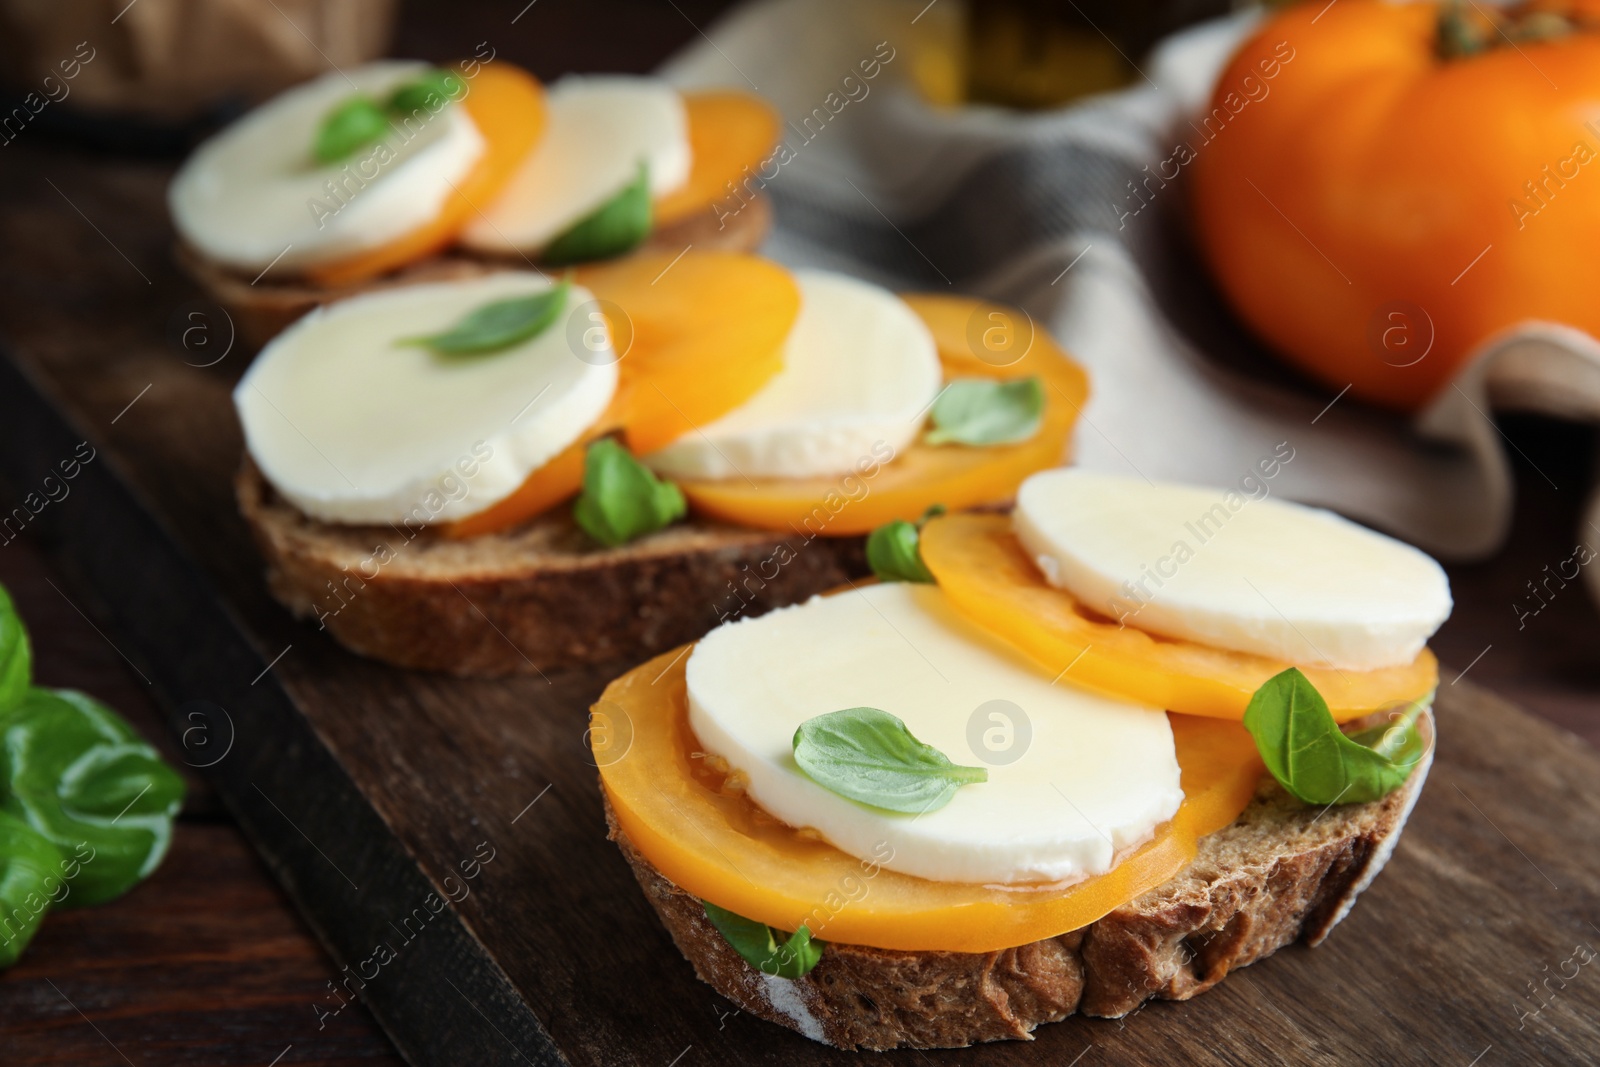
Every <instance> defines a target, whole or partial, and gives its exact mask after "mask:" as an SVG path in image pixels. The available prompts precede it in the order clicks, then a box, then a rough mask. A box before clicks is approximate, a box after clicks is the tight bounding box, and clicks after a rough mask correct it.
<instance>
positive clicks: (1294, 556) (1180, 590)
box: [1014, 469, 1451, 671]
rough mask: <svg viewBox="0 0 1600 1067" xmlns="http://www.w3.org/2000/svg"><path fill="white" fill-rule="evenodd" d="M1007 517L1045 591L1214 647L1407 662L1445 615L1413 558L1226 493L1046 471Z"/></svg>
mask: <svg viewBox="0 0 1600 1067" xmlns="http://www.w3.org/2000/svg"><path fill="white" fill-rule="evenodd" d="M1263 484H1264V483H1263ZM1014 523H1015V528H1016V533H1017V537H1018V539H1019V540H1020V541H1021V542H1022V544H1023V547H1024V548H1026V549H1027V551H1028V554H1029V555H1030V556H1032V557H1033V558H1034V560H1035V561H1036V562H1037V563H1038V565H1039V569H1040V570H1041V571H1043V572H1044V575H1045V577H1046V578H1047V579H1048V580H1049V582H1050V583H1051V584H1052V585H1055V586H1058V587H1060V588H1063V589H1066V590H1067V591H1068V592H1070V593H1072V595H1073V596H1075V597H1077V598H1078V599H1080V600H1082V601H1083V602H1084V603H1085V604H1087V605H1088V606H1089V607H1090V608H1092V609H1093V610H1095V611H1097V612H1101V613H1103V614H1105V615H1107V616H1109V617H1111V618H1113V619H1118V620H1120V621H1122V622H1124V623H1126V624H1127V625H1130V626H1136V627H1138V628H1139V629H1141V630H1147V631H1149V632H1151V633H1157V634H1164V635H1166V636H1168V637H1181V638H1187V639H1188V640H1190V641H1198V642H1200V643H1201V644H1206V645H1212V646H1214V647H1216V648H1226V649H1232V650H1234V651H1237V652H1253V653H1256V654H1258V655H1262V656H1271V657H1272V658H1274V659H1279V660H1286V661H1287V662H1289V663H1294V664H1299V665H1303V666H1321V667H1334V668H1338V669H1340V670H1356V671H1362V670H1373V669H1376V668H1379V667H1393V666H1398V665H1401V664H1405V663H1410V662H1411V661H1412V660H1413V659H1415V658H1416V656H1417V653H1419V652H1420V651H1422V647H1423V645H1424V644H1426V643H1427V640H1428V638H1429V637H1430V636H1432V635H1433V632H1434V631H1435V630H1437V629H1438V628H1439V626H1440V624H1441V623H1443V622H1444V620H1445V619H1446V618H1448V617H1449V615H1450V607H1451V602H1450V583H1449V580H1448V579H1447V578H1446V577H1445V574H1444V571H1443V569H1442V568H1440V566H1439V564H1437V563H1435V562H1434V561H1433V559H1432V558H1430V557H1429V556H1428V555H1426V554H1425V553H1423V552H1420V551H1418V550H1417V549H1415V548H1412V547H1411V546H1410V545H1407V544H1403V543H1401V542H1399V541H1396V540H1394V539H1393V538H1390V537H1385V536H1384V535H1383V534H1380V533H1375V532H1374V531H1372V530H1369V529H1367V528H1366V527H1364V526H1358V525H1356V524H1355V523H1353V522H1350V521H1349V520H1348V519H1344V518H1341V517H1339V516H1338V515H1335V514H1333V513H1332V512H1328V511H1323V510H1321V509H1319V508H1310V507H1305V506H1303V505H1300V504H1292V503H1287V502H1282V501H1278V500H1272V499H1264V498H1262V499H1257V498H1254V497H1252V496H1248V495H1246V494H1244V493H1242V492H1240V491H1238V490H1237V489H1206V488H1200V487H1198V486H1179V485H1151V484H1149V483H1148V482H1145V481H1143V480H1142V479H1137V478H1121V477H1115V476H1112V475H1107V474H1098V473H1094V472H1091V471H1086V470H1079V469H1063V470H1052V471H1045V472H1042V473H1039V474H1035V475H1033V476H1032V477H1031V478H1029V479H1028V480H1027V481H1025V482H1023V483H1022V488H1021V490H1020V491H1019V492H1018V493H1017V508H1016V512H1015V513H1014Z"/></svg>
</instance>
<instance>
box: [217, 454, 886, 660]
mask: <svg viewBox="0 0 1600 1067" xmlns="http://www.w3.org/2000/svg"><path fill="white" fill-rule="evenodd" d="M235 490H236V494H237V496H238V500H239V507H240V510H241V511H242V512H243V514H244V518H245V521H246V522H247V523H248V524H249V526H250V530H251V533H252V535H253V536H254V538H255V541H256V544H257V546H258V547H259V548H260V550H261V554H262V556H263V557H264V558H265V559H266V564H267V583H268V586H269V587H270V588H271V590H272V593H273V595H274V596H275V597H276V598H277V599H278V600H279V601H280V602H281V603H283V604H284V606H286V607H287V608H288V609H289V610H290V611H292V612H293V613H294V614H296V615H298V616H300V617H302V618H307V619H313V620H316V621H317V622H318V623H319V625H320V626H322V627H324V628H326V629H327V630H328V631H329V632H330V633H332V634H333V636H334V637H335V638H336V639H337V640H338V641H339V642H340V643H341V644H343V645H345V646H346V647H348V648H350V649H351V650H353V651H355V652H358V653H360V654H361V655H364V656H371V657H372V658H374V659H379V660H383V661H385V662H387V663H392V664H395V665H397V666H401V667H412V668H417V669H422V670H436V671H445V672H448V673H451V674H457V675H464V676H469V677H498V676H504V675H513V674H536V673H541V672H543V671H548V670H551V669H553V668H559V667H570V666H579V665H587V664H597V663H615V662H619V661H630V662H638V661H642V660H644V659H648V658H649V657H651V656H654V655H657V654H659V653H661V652H663V651H665V650H667V649H669V648H674V647H676V646H678V645H681V644H684V643H686V642H689V641H692V640H694V639H695V638H698V637H700V636H702V635H703V634H704V633H705V632H706V631H707V630H709V629H711V628H712V627H713V626H715V625H717V623H718V622H721V621H726V620H728V619H732V618H740V617H743V616H745V615H754V614H759V613H760V612H763V611H767V610H769V609H771V608H774V607H778V606H780V605H784V604H792V603H796V602H798V601H800V600H804V599H805V598H807V597H809V596H811V595H812V594H814V593H820V592H823V591H825V590H827V589H831V588H833V587H835V586H838V585H842V584H843V583H844V582H845V581H847V580H849V579H851V578H855V577H860V576H862V575H864V574H866V573H867V570H868V568H867V566H866V559H865V553H864V550H863V544H864V541H863V539H862V538H859V537H841V538H830V537H815V538H813V539H811V540H806V539H805V538H803V537H801V536H799V535H796V536H791V537H787V538H786V537H784V536H783V535H781V534H778V533H775V532H773V531H770V530H752V529H745V528H741V527H735V526H721V525H711V524H706V523H698V522H688V523H681V524H678V525H675V526H671V527H668V528H667V529H665V530H662V531H660V532H659V533H655V534H652V535H650V536H648V537H644V538H641V539H640V540H638V541H635V542H633V543H631V544H628V545H624V546H622V547H620V548H612V549H606V548H599V547H597V546H595V545H594V543H593V542H592V541H590V540H589V539H588V538H587V536H586V535H585V534H584V533H583V532H582V531H581V530H579V529H578V528H577V526H576V524H575V523H574V522H573V521H572V518H571V516H570V514H569V511H570V509H568V508H565V507H559V508H555V509H552V510H551V511H550V512H548V513H546V514H544V515H541V516H538V517H537V518H534V519H532V520H531V521H529V522H527V523H524V524H522V525H521V526H518V527H516V528H515V529H512V530H509V531H505V532H503V533H495V534H484V535H481V536H478V537H473V538H467V539H462V540H450V539H448V538H445V537H443V536H442V535H441V534H440V533H439V532H438V531H436V530H433V529H426V528H423V529H417V528H413V527H408V526H405V525H395V526H342V525H334V524H331V523H321V522H317V521H316V520H314V519H311V518H308V517H307V516H306V515H304V514H303V513H301V512H300V511H299V510H298V509H297V508H295V507H294V506H293V505H291V504H289V503H288V502H287V501H285V500H283V499H282V498H281V497H279V496H278V495H277V494H276V493H275V492H274V491H273V490H272V488H271V487H270V486H269V485H268V484H267V482H266V479H265V478H263V477H262V476H261V473H260V472H259V471H258V470H257V469H256V467H255V465H254V464H253V463H251V462H250V461H249V460H248V459H247V460H246V461H245V463H244V465H243V467H242V468H241V470H240V472H239V474H238V476H237V478H236V479H235Z"/></svg>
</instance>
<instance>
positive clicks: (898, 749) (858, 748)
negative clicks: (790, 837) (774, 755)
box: [794, 708, 989, 814]
mask: <svg viewBox="0 0 1600 1067" xmlns="http://www.w3.org/2000/svg"><path fill="white" fill-rule="evenodd" d="M794 761H795V762H796V763H798V764H799V765H800V769H801V770H803V771H805V772H806V774H807V775H809V776H810V777H811V780H812V781H814V782H816V783H817V784H818V785H820V786H822V787H823V788H824V789H828V790H830V791H832V792H835V793H838V794H839V795H840V796H842V797H847V798H849V799H850V800H855V801H859V802H860V803H862V804H869V805H871V806H872V807H875V808H886V809H888V810H889V811H902V812H911V813H916V814H921V813H922V812H925V811H934V810H936V809H938V808H942V807H944V806H945V805H946V804H948V803H950V798H951V797H953V796H955V795H956V790H957V789H960V788H961V787H962V786H963V785H967V784H968V783H970V782H986V781H988V780H989V772H988V771H987V770H985V769H984V768H982V767H963V766H961V765H960V764H956V763H952V762H950V759H949V757H947V756H946V755H945V754H944V753H943V752H940V751H939V750H938V749H936V748H934V747H933V746H932V745H925V744H923V743H922V742H921V741H918V740H917V739H916V738H915V737H913V736H912V735H911V731H910V730H907V729H906V724H905V723H903V722H901V721H900V720H899V719H898V718H896V717H895V716H893V715H890V714H889V713H888V712H886V711H880V710H879V709H877V708H846V709H845V710H843V711H831V712H829V713H828V714H826V715H818V716H817V717H816V718H814V719H807V720H806V721H805V722H803V723H801V724H800V728H799V729H797V730H796V731H795V732H794Z"/></svg>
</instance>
